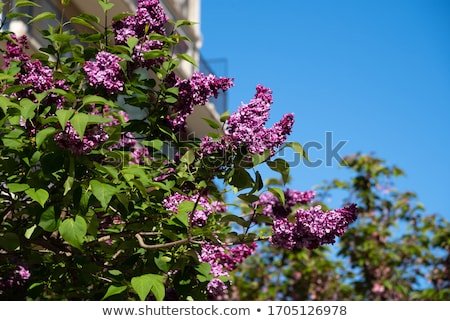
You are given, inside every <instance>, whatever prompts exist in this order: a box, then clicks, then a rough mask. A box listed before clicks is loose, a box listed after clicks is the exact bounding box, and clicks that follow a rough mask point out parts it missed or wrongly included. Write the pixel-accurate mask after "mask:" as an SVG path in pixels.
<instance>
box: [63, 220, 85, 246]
mask: <svg viewBox="0 0 450 321" xmlns="http://www.w3.org/2000/svg"><path fill="white" fill-rule="evenodd" d="M59 232H60V233H61V236H62V237H63V239H64V240H66V241H67V242H68V243H69V244H70V245H72V246H73V247H76V248H78V249H80V250H81V245H82V244H83V241H84V237H85V235H86V232H87V224H86V221H85V220H84V218H82V217H81V216H76V217H75V219H73V218H69V219H65V220H64V221H63V222H62V223H61V225H60V226H59Z"/></svg>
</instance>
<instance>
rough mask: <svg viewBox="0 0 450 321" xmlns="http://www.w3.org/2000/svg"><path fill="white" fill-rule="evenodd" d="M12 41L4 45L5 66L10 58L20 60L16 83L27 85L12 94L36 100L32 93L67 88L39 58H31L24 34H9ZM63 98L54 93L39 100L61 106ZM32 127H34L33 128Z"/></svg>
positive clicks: (44, 103) (46, 103) (63, 81)
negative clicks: (19, 35)
mask: <svg viewBox="0 0 450 321" xmlns="http://www.w3.org/2000/svg"><path fill="white" fill-rule="evenodd" d="M10 37H11V39H13V40H14V41H8V42H7V45H6V54H4V55H3V58H4V60H5V67H8V66H9V65H10V63H11V61H12V60H17V61H20V62H21V64H20V69H21V70H20V72H19V73H17V74H16V78H17V82H16V83H17V84H18V85H28V87H26V88H24V89H23V90H21V91H19V92H17V93H13V94H12V95H13V96H16V97H18V98H19V99H20V98H29V99H31V100H33V101H36V99H35V97H34V93H42V92H45V91H48V90H50V89H53V88H59V89H64V90H67V89H68V86H67V85H66V82H65V80H55V79H54V74H53V70H52V69H51V68H50V67H48V66H44V65H42V62H41V61H40V60H31V59H30V56H29V55H28V54H27V53H26V52H25V50H26V49H29V45H28V40H27V37H26V36H25V35H24V36H22V37H20V38H17V36H16V35H15V34H11V35H10ZM64 102H65V98H64V97H63V96H59V95H57V94H55V93H49V95H48V96H47V97H46V98H45V99H44V100H43V101H42V102H41V103H42V104H43V105H46V106H48V105H53V104H55V105H56V107H57V108H62V106H63V105H64ZM33 129H34V128H33Z"/></svg>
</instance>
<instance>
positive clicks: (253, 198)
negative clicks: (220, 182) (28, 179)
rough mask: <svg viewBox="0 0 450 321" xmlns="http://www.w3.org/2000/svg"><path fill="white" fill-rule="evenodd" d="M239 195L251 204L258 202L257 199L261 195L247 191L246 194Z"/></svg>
mask: <svg viewBox="0 0 450 321" xmlns="http://www.w3.org/2000/svg"><path fill="white" fill-rule="evenodd" d="M238 197H239V198H240V199H241V200H243V201H245V202H247V203H249V204H251V203H254V202H256V201H257V200H259V197H258V196H256V195H254V194H247V193H245V194H239V195H238Z"/></svg>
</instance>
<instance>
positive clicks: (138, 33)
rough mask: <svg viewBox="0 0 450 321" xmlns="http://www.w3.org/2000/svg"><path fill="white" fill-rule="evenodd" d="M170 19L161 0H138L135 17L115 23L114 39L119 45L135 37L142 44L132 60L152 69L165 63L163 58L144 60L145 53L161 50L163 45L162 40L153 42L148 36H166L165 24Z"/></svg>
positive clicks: (134, 52)
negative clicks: (153, 34) (152, 34)
mask: <svg viewBox="0 0 450 321" xmlns="http://www.w3.org/2000/svg"><path fill="white" fill-rule="evenodd" d="M168 20H169V17H168V16H167V15H166V13H165V12H164V8H163V7H162V6H161V4H160V3H159V0H138V6H137V10H136V13H135V14H134V15H130V16H127V17H125V18H123V19H121V20H119V21H116V22H114V23H113V31H114V38H115V41H116V43H117V44H121V45H123V44H126V43H127V40H128V39H129V38H130V37H135V38H137V39H139V40H140V42H139V43H138V44H137V45H136V46H135V48H134V51H133V54H132V59H133V60H134V61H135V62H138V63H139V64H140V66H142V67H147V68H149V67H151V66H153V65H155V64H158V63H161V62H162V61H164V59H162V58H156V59H148V60H146V59H145V58H144V53H145V52H149V51H151V50H154V49H161V48H162V46H163V43H162V42H161V41H160V40H151V39H148V38H147V35H149V34H151V33H157V34H160V35H165V32H166V30H165V27H164V25H165V23H166V22H167V21H168Z"/></svg>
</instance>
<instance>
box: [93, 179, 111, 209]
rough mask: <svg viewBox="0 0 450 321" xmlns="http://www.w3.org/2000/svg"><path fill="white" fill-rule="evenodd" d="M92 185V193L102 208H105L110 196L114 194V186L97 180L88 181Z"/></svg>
mask: <svg viewBox="0 0 450 321" xmlns="http://www.w3.org/2000/svg"><path fill="white" fill-rule="evenodd" d="M90 185H91V187H92V194H94V196H95V197H96V198H97V199H98V200H99V202H100V204H101V206H102V208H103V209H105V210H106V209H107V208H108V205H109V202H110V201H111V198H112V197H113V196H114V194H116V192H117V189H116V187H114V186H112V185H109V184H105V183H102V182H99V181H97V180H95V179H94V180H92V181H90Z"/></svg>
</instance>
